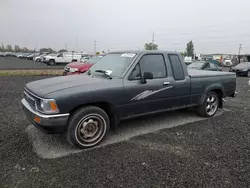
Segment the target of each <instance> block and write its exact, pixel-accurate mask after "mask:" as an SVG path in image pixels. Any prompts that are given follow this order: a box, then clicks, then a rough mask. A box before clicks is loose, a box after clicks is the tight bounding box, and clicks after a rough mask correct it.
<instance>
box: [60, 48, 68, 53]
mask: <svg viewBox="0 0 250 188" xmlns="http://www.w3.org/2000/svg"><path fill="white" fill-rule="evenodd" d="M64 52H68V50H65V49H61V50H59V51H58V53H64Z"/></svg>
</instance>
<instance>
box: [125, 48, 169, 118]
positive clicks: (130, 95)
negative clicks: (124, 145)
mask: <svg viewBox="0 0 250 188" xmlns="http://www.w3.org/2000/svg"><path fill="white" fill-rule="evenodd" d="M145 72H150V73H152V74H153V79H147V80H146V82H145V83H142V79H141V77H142V76H143V75H144V73H145ZM170 82H171V80H170V79H169V77H168V75H167V69H166V63H165V59H164V56H163V54H160V53H159V54H155V53H154V54H146V55H144V56H142V57H141V59H140V60H139V62H138V63H137V65H135V67H134V69H133V70H132V71H131V72H130V74H129V76H128V78H127V79H125V80H124V85H125V91H126V93H127V103H126V104H124V106H123V108H122V109H123V110H122V117H130V116H136V115H139V114H147V113H151V112H157V111H162V110H166V109H170V108H171V107H172V100H171V97H172V92H173V86H172V85H171V83H170Z"/></svg>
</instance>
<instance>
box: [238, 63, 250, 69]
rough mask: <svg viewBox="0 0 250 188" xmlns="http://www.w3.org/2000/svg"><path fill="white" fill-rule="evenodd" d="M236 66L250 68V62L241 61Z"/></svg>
mask: <svg viewBox="0 0 250 188" xmlns="http://www.w3.org/2000/svg"><path fill="white" fill-rule="evenodd" d="M235 68H240V69H242V68H246V69H247V68H250V62H246V63H240V64H238V65H237V66H235Z"/></svg>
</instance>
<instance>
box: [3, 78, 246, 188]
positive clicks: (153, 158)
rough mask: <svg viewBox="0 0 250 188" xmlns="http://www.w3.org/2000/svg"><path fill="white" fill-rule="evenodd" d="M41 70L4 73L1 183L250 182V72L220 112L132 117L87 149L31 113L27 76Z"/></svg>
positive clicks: (167, 184) (171, 184) (160, 184)
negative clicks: (26, 103) (25, 97)
mask: <svg viewBox="0 0 250 188" xmlns="http://www.w3.org/2000/svg"><path fill="white" fill-rule="evenodd" d="M41 78H45V77H28V76H26V77H10V76H9V77H0V88H1V89H0V120H1V121H0V151H1V152H0V169H1V170H0V187H11V188H13V187H25V188H27V187H46V188H48V187H130V188H131V187H143V188H146V187H237V188H239V187H249V186H250V157H249V156H250V116H249V112H250V87H249V86H248V80H249V79H248V78H238V79H237V84H238V85H237V87H238V88H237V91H238V92H239V95H238V96H237V97H236V98H234V99H227V103H226V104H225V109H224V110H223V111H222V112H220V113H218V116H216V117H214V118H210V119H203V118H199V117H197V116H196V115H195V114H193V112H186V111H181V112H176V113H165V114H161V115H158V116H152V117H147V118H141V119H137V120H133V121H127V122H125V123H122V125H121V126H120V127H119V129H118V133H119V135H118V136H117V134H114V133H113V134H111V136H110V138H112V139H110V138H109V139H108V140H107V142H106V144H103V145H102V147H97V148H94V149H91V150H87V151H79V150H74V149H72V148H70V147H69V146H68V145H67V143H65V142H64V141H63V139H62V138H61V137H60V136H51V135H45V134H42V133H40V131H37V130H36V129H35V128H34V127H33V126H30V123H29V122H28V121H27V120H26V118H25V116H24V114H23V112H22V109H21V106H20V100H21V98H22V90H23V87H24V84H25V83H26V82H29V81H32V80H37V79H41ZM127 127H128V128H127ZM152 127H153V128H152ZM164 127H165V128H164ZM123 129H124V130H125V131H127V132H126V134H122V133H123V132H124V131H123ZM145 129H146V131H145ZM135 133H136V134H135Z"/></svg>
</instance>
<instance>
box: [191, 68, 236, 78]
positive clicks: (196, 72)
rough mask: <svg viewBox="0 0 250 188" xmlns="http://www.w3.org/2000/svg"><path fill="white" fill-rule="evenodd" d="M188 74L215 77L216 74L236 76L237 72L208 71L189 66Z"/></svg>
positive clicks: (197, 76) (195, 76)
mask: <svg viewBox="0 0 250 188" xmlns="http://www.w3.org/2000/svg"><path fill="white" fill-rule="evenodd" d="M187 70H188V74H189V76H190V77H191V78H199V77H214V76H230V75H231V76H232V77H235V73H231V72H221V71H206V70H196V69H191V68H188V69H187Z"/></svg>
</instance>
